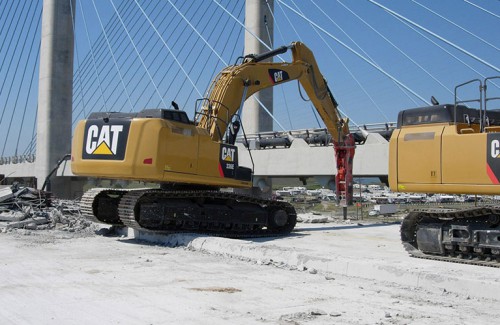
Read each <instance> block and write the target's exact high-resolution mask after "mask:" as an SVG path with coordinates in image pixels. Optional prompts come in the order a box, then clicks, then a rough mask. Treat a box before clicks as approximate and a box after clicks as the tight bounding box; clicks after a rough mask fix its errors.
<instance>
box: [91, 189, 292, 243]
mask: <svg viewBox="0 0 500 325" xmlns="http://www.w3.org/2000/svg"><path fill="white" fill-rule="evenodd" d="M81 210H82V213H83V215H84V216H85V217H86V218H87V219H89V220H91V221H94V222H99V223H105V224H110V225H115V226H127V227H131V228H134V229H138V230H146V231H150V232H159V233H179V232H197V233H207V234H215V235H219V236H224V237H238V238H242V237H262V236H279V235H286V234H288V233H290V232H291V231H292V230H293V228H294V227H295V223H296V219H297V215H296V212H295V209H294V208H293V206H292V205H290V204H288V203H285V202H279V201H272V200H266V199H262V198H256V197H251V196H245V195H239V194H235V193H228V192H221V191H189V190H180V191H170V190H168V191H165V190H160V189H138V190H121V189H119V190H118V189H105V188H94V189H92V190H89V191H88V192H86V193H85V194H84V195H83V197H82V200H81Z"/></svg>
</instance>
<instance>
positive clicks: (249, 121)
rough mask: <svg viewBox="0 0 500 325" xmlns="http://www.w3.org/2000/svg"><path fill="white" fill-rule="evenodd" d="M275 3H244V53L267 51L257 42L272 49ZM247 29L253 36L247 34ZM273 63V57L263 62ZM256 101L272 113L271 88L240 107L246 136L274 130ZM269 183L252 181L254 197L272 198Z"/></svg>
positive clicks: (264, 0) (271, 0)
mask: <svg viewBox="0 0 500 325" xmlns="http://www.w3.org/2000/svg"><path fill="white" fill-rule="evenodd" d="M269 9H271V10H272V11H273V12H274V0H246V2H245V27H246V28H247V30H246V31H245V54H260V53H264V52H267V51H269V48H267V47H266V46H264V45H263V44H262V43H261V42H260V41H259V40H258V39H256V38H255V36H254V35H256V36H257V37H258V38H259V39H260V40H262V41H264V42H265V43H266V44H267V45H268V46H269V47H270V48H271V49H272V48H273V45H274V33H273V26H274V19H273V15H272V14H271V11H270V10H269ZM248 30H250V31H251V32H252V33H253V34H254V35H252V34H251V33H249V32H248ZM266 61H267V62H272V58H271V59H268V60H266ZM254 97H256V98H258V99H259V100H260V102H261V103H263V104H264V106H265V107H266V108H267V109H268V110H269V111H270V112H271V114H272V113H273V89H272V88H269V89H264V90H261V91H259V92H258V93H256V94H255V95H254V96H252V97H250V98H249V99H248V100H247V101H246V102H245V105H244V108H243V128H244V130H245V132H246V133H247V134H253V133H258V132H264V131H272V130H273V120H272V118H271V117H270V116H269V115H268V114H267V113H266V112H265V111H264V109H263V108H262V107H260V104H259V103H258V102H257V100H255V98H254ZM271 185H272V184H271V180H270V179H267V178H259V179H254V186H255V188H254V189H253V190H252V192H253V194H254V195H263V196H270V195H271Z"/></svg>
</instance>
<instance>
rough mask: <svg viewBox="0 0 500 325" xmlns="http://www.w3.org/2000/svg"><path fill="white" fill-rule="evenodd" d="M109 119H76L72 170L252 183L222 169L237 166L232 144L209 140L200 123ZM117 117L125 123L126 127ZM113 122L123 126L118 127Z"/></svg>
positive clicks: (159, 178) (145, 177)
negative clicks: (227, 173) (110, 123)
mask: <svg viewBox="0 0 500 325" xmlns="http://www.w3.org/2000/svg"><path fill="white" fill-rule="evenodd" d="M111 121H114V122H112V125H109V124H107V123H105V122H104V121H103V122H102V123H100V120H99V119H88V120H84V121H80V122H79V123H78V125H77V127H76V129H75V134H74V137H73V155H72V160H73V161H72V169H73V173H75V174H77V175H82V176H92V177H103V178H112V179H123V180H141V181H152V182H172V183H187V184H205V185H209V186H227V187H251V186H252V182H251V180H250V179H249V178H248V177H247V179H246V180H242V179H240V180H238V179H236V178H234V177H227V175H226V176H225V175H224V172H223V167H224V168H229V170H230V171H231V170H233V171H234V170H236V168H237V167H238V162H237V155H236V153H237V151H236V147H235V146H231V145H228V144H221V143H219V142H214V141H212V139H211V138H210V135H209V134H208V132H207V131H206V130H205V129H203V128H199V127H196V126H195V125H194V124H192V123H181V122H175V121H171V120H167V119H162V118H157V117H152V118H149V117H129V118H119V117H118V118H115V119H111ZM116 121H122V122H123V123H125V124H127V123H128V124H129V128H128V130H127V128H126V127H125V124H120V122H118V124H117V122H116ZM113 126H115V130H113ZM117 126H123V127H122V128H121V129H119V130H116V127H117ZM231 168H233V169H231ZM233 176H234V175H233Z"/></svg>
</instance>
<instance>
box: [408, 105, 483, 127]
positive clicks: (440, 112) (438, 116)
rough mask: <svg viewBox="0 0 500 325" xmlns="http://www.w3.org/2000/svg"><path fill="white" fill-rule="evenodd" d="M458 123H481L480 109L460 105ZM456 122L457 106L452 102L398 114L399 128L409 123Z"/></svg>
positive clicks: (457, 115) (458, 107) (457, 116)
mask: <svg viewBox="0 0 500 325" xmlns="http://www.w3.org/2000/svg"><path fill="white" fill-rule="evenodd" d="M456 122H457V123H467V124H471V123H477V124H479V111H478V110H477V109H473V108H468V107H466V106H463V105H458V106H457V108H456ZM436 123H449V124H453V123H455V106H454V105H452V104H445V105H434V106H428V107H419V108H412V109H407V110H404V111H401V112H399V114H398V128H401V127H402V126H408V125H421V124H436Z"/></svg>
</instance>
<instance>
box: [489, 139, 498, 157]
mask: <svg viewBox="0 0 500 325" xmlns="http://www.w3.org/2000/svg"><path fill="white" fill-rule="evenodd" d="M490 154H491V158H499V157H500V141H499V140H492V141H491V143H490Z"/></svg>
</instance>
